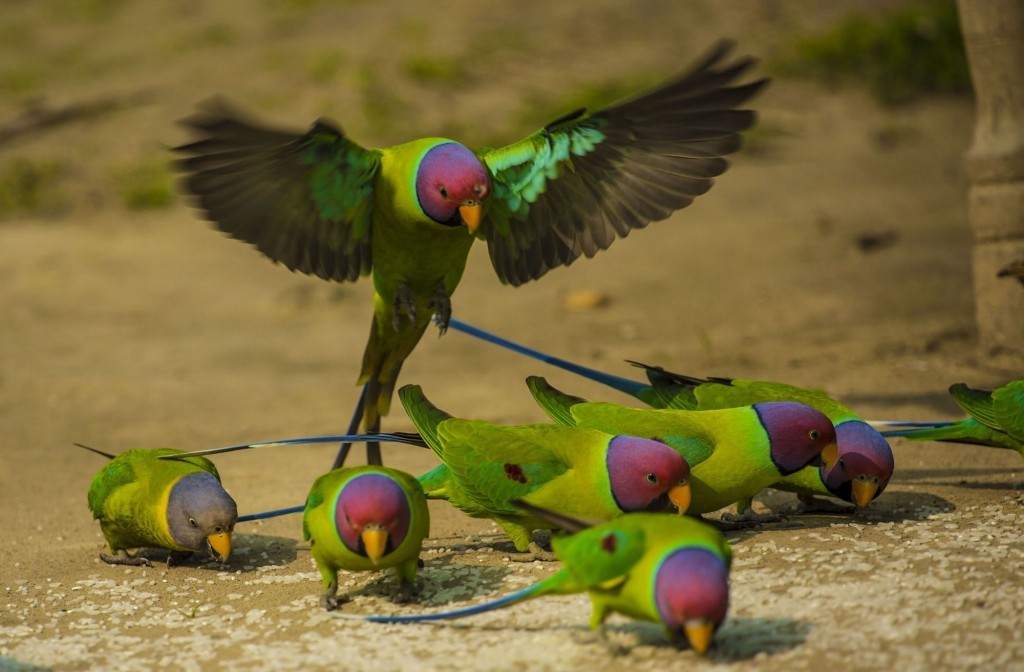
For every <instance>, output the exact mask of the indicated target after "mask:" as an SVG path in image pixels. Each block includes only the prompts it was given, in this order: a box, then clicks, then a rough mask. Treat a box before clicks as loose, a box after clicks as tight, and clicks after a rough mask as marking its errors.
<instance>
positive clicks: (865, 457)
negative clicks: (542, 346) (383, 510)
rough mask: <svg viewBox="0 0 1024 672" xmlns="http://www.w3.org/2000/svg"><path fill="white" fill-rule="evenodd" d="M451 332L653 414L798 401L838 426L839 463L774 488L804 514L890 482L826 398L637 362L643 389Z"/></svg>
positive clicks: (856, 428) (858, 501) (855, 499)
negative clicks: (826, 501) (790, 496)
mask: <svg viewBox="0 0 1024 672" xmlns="http://www.w3.org/2000/svg"><path fill="white" fill-rule="evenodd" d="M451 327H452V328H453V329H455V330H456V331H461V332H464V333H467V334H470V335H471V336H475V337H476V338H480V339H482V340H485V341H487V342H489V343H493V344H495V345H498V346H500V347H503V348H506V349H509V350H512V351H514V352H518V353H520V354H523V355H526V356H527V357H532V358H534V359H538V360H540V361H543V362H546V363H548V364H551V365H552V366H556V367H558V368H560V369H563V370H566V371H570V372H572V373H575V374H577V375H580V376H582V377H584V378H588V379H590V380H593V381H595V382H598V383H602V384H604V385H607V386H609V387H611V388H613V389H616V390H619V391H620V392H624V393H625V394H628V395H631V396H633V397H635V398H637V399H639V400H641V401H643V402H644V403H646V404H648V405H650V406H653V407H654V408H677V409H684V410H709V409H722V408H732V407H736V406H749V405H751V404H756V403H760V402H764V401H795V402H799V403H802V404H806V405H808V406H810V407H812V408H816V409H818V410H819V411H821V412H822V413H824V414H825V415H826V416H828V418H829V420H831V421H832V423H833V424H834V425H835V429H836V447H837V458H836V460H835V462H834V464H832V465H831V466H826V465H822V466H821V467H806V468H804V469H803V470H800V471H798V472H796V473H794V474H792V475H790V476H785V477H783V478H782V480H780V481H779V482H777V483H775V484H773V486H772V487H776V488H779V489H781V490H789V491H791V492H795V493H797V494H798V495H799V496H800V499H801V502H802V503H803V504H804V507H805V509H808V510H810V509H814V508H824V506H823V505H822V504H821V503H819V502H816V501H815V500H814V495H832V496H834V497H838V498H840V499H843V500H845V501H848V502H851V503H853V504H855V505H856V506H858V507H865V506H867V505H868V504H869V503H870V502H871V501H872V500H873V499H875V498H876V497H878V495H880V494H882V492H883V491H884V490H885V487H886V485H888V483H889V480H890V478H892V473H893V469H894V465H895V460H894V459H893V454H892V449H891V448H890V447H889V444H888V442H886V440H885V438H884V437H883V436H882V434H880V433H879V432H878V430H876V429H874V428H873V427H871V426H870V425H869V424H867V423H866V422H865V421H864V420H863V419H861V418H860V417H859V416H857V415H856V414H855V413H854V412H853V411H851V410H850V409H849V408H847V407H846V406H843V405H842V404H840V403H839V402H837V401H835V400H834V399H831V398H829V397H828V396H826V395H825V394H824V393H823V392H818V391H816V390H808V389H805V388H801V387H796V386H793V385H787V384H785V383H774V382H768V381H748V380H733V379H727V378H705V379H701V378H693V377H690V376H684V375H681V374H675V373H671V372H669V371H665V370H664V369H662V368H660V367H653V366H648V365H646V364H639V363H636V362H633V364H635V365H636V366H639V367H641V368H643V369H645V370H646V372H647V377H648V379H649V381H650V382H649V384H645V383H641V382H639V381H635V380H630V379H628V378H622V377H619V376H615V375H612V374H608V373H605V372H603V371H597V370H594V369H591V368H588V367H585V366H582V365H580V364H575V363H573V362H569V361H566V360H564V359H560V358H558V357H553V356H551V355H548V354H545V353H542V352H538V351H537V350H533V349H532V348H527V347H525V346H523V345H520V344H518V343H513V342H511V341H508V340H507V339H504V338H502V337H500V336H496V335H495V334H492V333H489V332H487V331H484V330H483V329H480V328H479V327H475V326H473V325H469V324H466V323H465V322H461V321H459V320H456V319H454V318H453V319H452V322H451ZM691 466H693V465H691ZM739 507H740V509H741V510H743V509H746V508H748V507H749V500H747V501H745V502H744V501H741V502H740V503H739Z"/></svg>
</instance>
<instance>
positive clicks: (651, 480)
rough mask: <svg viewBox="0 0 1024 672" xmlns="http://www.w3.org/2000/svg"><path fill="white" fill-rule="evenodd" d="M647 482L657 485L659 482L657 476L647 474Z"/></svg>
mask: <svg viewBox="0 0 1024 672" xmlns="http://www.w3.org/2000/svg"><path fill="white" fill-rule="evenodd" d="M647 482H648V483H657V482H658V476H657V474H647Z"/></svg>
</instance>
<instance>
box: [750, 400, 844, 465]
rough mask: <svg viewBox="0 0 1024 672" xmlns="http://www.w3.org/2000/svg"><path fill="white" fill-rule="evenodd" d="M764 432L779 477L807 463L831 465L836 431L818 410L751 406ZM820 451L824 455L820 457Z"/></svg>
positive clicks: (773, 404) (787, 404)
mask: <svg viewBox="0 0 1024 672" xmlns="http://www.w3.org/2000/svg"><path fill="white" fill-rule="evenodd" d="M754 410H755V411H756V412H757V417H758V418H760V420H761V425H762V426H763V427H764V429H765V431H766V432H767V433H768V442H769V445H770V454H771V458H772V462H773V463H774V464H775V467H776V468H777V469H778V470H779V473H780V474H782V475H783V476H788V475H789V474H792V473H794V472H797V471H800V470H801V469H803V468H804V467H806V466H807V465H809V464H816V465H817V464H821V462H822V459H823V458H824V460H825V463H826V464H827V465H828V466H832V464H833V463H834V453H835V443H836V429H835V427H833V426H832V421H831V420H829V419H828V418H827V417H825V414H824V413H822V412H821V411H818V410H815V409H813V408H811V407H810V406H805V405H803V404H798V403H795V402H792V401H768V402H765V403H762V404H755V405H754ZM823 451H825V452H824V454H823Z"/></svg>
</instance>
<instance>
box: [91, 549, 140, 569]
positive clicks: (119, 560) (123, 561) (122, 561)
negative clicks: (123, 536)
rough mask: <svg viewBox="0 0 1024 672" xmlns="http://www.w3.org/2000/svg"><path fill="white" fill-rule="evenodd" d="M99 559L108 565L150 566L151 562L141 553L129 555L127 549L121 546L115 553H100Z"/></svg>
mask: <svg viewBox="0 0 1024 672" xmlns="http://www.w3.org/2000/svg"><path fill="white" fill-rule="evenodd" d="M100 560H102V561H103V562H105V563H107V564H108V565H130V566H132V567H152V566H153V563H152V562H150V561H149V560H147V559H146V558H144V557H142V556H141V555H129V553H128V551H126V550H124V549H123V548H122V549H121V550H120V551H118V552H117V555H107V554H106V553H100Z"/></svg>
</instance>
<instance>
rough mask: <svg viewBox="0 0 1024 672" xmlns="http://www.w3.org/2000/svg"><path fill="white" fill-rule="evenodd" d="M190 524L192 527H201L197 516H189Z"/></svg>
mask: <svg viewBox="0 0 1024 672" xmlns="http://www.w3.org/2000/svg"><path fill="white" fill-rule="evenodd" d="M188 524H189V525H191V526H192V527H199V523H197V522H196V519H195V518H189V519H188Z"/></svg>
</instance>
